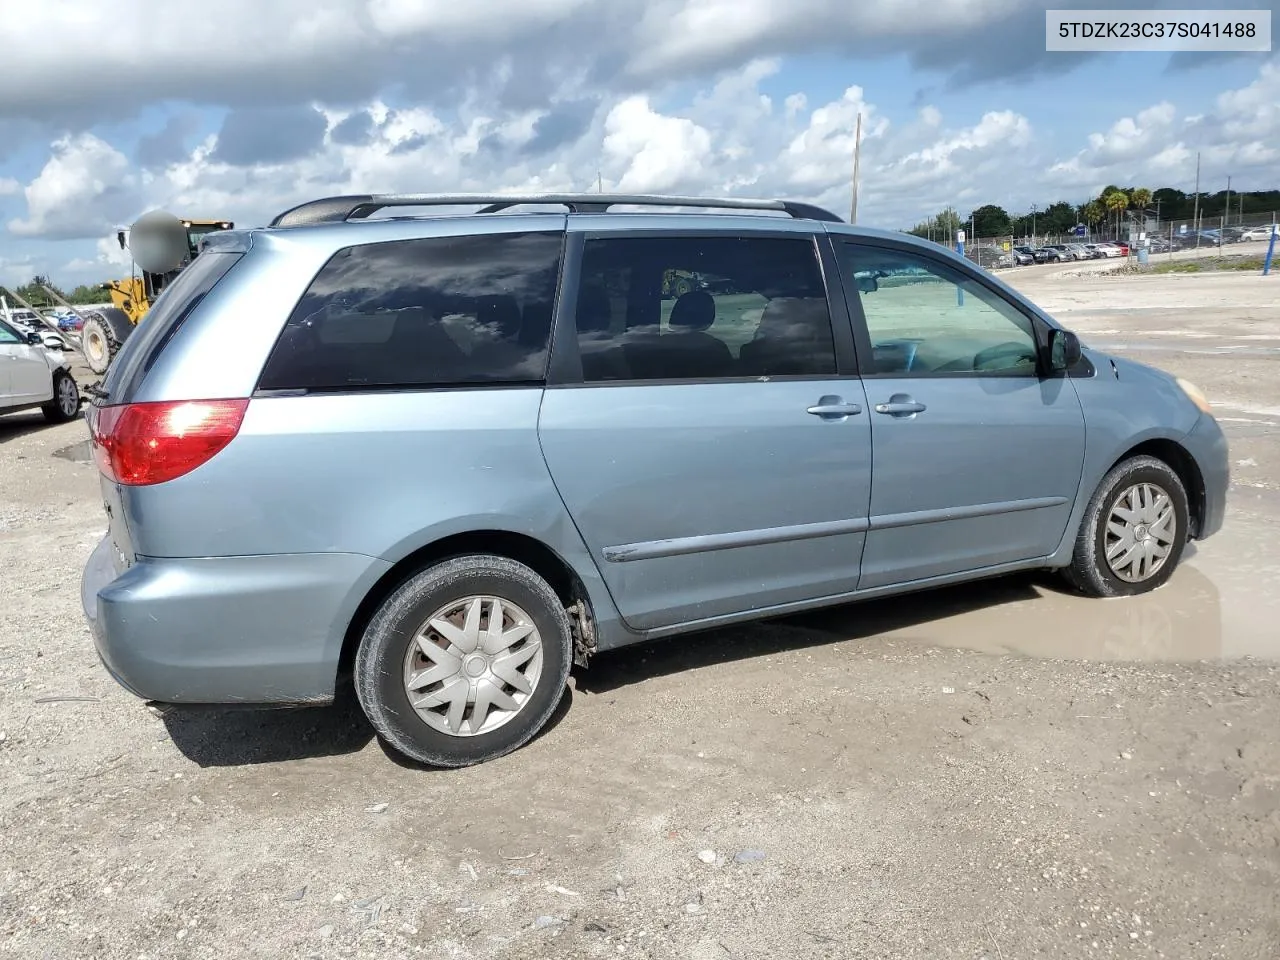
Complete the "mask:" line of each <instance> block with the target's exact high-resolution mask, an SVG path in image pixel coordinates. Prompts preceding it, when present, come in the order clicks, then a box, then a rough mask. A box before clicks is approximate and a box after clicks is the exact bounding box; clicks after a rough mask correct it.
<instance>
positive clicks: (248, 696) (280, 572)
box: [80, 538, 390, 704]
mask: <svg viewBox="0 0 1280 960" xmlns="http://www.w3.org/2000/svg"><path fill="white" fill-rule="evenodd" d="M114 553H115V548H114V547H113V545H112V544H111V541H110V539H109V538H104V539H103V541H102V542H101V543H100V544H99V545H98V547H97V549H95V550H94V552H93V554H92V556H91V557H90V558H89V561H88V563H87V564H86V565H85V570H84V576H83V578H82V581H81V587H80V597H81V602H82V604H83V606H84V612H85V617H86V619H87V620H88V622H89V625H90V628H91V630H92V632H93V638H94V643H95V645H96V646H97V649H98V655H99V656H100V657H101V659H102V662H103V665H104V666H105V667H106V669H107V671H108V672H109V673H110V674H111V676H112V677H113V678H114V679H115V680H116V682H117V683H119V684H120V685H121V686H122V687H124V688H125V689H126V690H129V691H130V692H131V693H133V694H134V695H135V696H138V697H141V698H142V699H144V700H154V701H160V702H163V703H174V704H199V703H208V704H214V703H222V704H248V703H255V704H257V703H261V704H305V703H324V702H327V701H329V700H332V699H333V695H334V684H335V680H336V677H337V669H338V661H339V658H340V656H341V652H342V642H343V637H344V635H345V633H346V628H347V624H348V623H349V622H350V620H351V617H352V616H353V615H354V613H355V610H356V607H357V606H358V605H359V603H360V601H361V599H362V598H363V597H364V596H365V595H366V594H367V593H368V591H369V589H370V588H372V586H373V585H374V584H375V583H376V582H377V580H378V578H379V577H381V576H382V574H383V573H385V572H386V571H387V570H389V569H390V564H388V563H386V562H384V561H381V560H376V559H374V558H372V557H365V556H361V555H358V554H349V553H312V554H286V555H278V556H254V557H212V558H198V559H163V560H161V559H145V558H140V560H139V562H137V563H135V564H134V565H133V566H131V567H129V568H128V569H125V570H123V571H119V572H117V565H116V561H115V557H114Z"/></svg>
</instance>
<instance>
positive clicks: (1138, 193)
mask: <svg viewBox="0 0 1280 960" xmlns="http://www.w3.org/2000/svg"><path fill="white" fill-rule="evenodd" d="M1129 199H1130V200H1131V201H1132V202H1133V205H1134V206H1135V207H1137V208H1138V209H1139V210H1146V209H1147V207H1149V206H1151V191H1150V190H1148V189H1147V188H1146V187H1138V188H1137V189H1136V190H1134V191H1133V193H1131V194H1129Z"/></svg>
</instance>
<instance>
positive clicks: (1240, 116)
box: [1047, 60, 1280, 192]
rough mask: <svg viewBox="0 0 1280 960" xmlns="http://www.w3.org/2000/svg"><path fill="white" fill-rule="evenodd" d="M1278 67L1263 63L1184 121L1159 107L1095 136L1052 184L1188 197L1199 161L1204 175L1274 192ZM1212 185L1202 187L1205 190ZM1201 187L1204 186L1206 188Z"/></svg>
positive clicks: (1053, 174) (1279, 157) (1279, 127)
mask: <svg viewBox="0 0 1280 960" xmlns="http://www.w3.org/2000/svg"><path fill="white" fill-rule="evenodd" d="M1276 144H1280V65H1278V64H1277V63H1276V61H1274V60H1272V61H1268V62H1266V63H1264V64H1263V65H1262V66H1261V68H1260V69H1259V71H1258V76H1257V78H1256V79H1255V80H1254V81H1253V82H1252V83H1250V84H1249V85H1248V86H1245V87H1242V88H1239V89H1236V90H1228V91H1226V92H1224V93H1222V94H1220V95H1219V96H1218V97H1217V99H1216V100H1215V103H1214V106H1213V109H1211V110H1209V111H1207V112H1205V113H1197V114H1192V115H1188V116H1181V117H1180V116H1179V114H1178V110H1177V108H1176V107H1175V106H1174V104H1172V103H1169V102H1167V101H1162V102H1160V103H1157V104H1155V105H1153V106H1151V107H1148V108H1147V109H1145V110H1142V111H1140V112H1138V113H1137V114H1135V115H1134V116H1132V117H1122V118H1121V119H1119V120H1117V121H1116V122H1115V123H1113V124H1112V125H1111V126H1110V127H1109V128H1108V129H1107V130H1106V132H1103V133H1093V134H1090V136H1089V138H1088V145H1087V146H1086V147H1085V148H1084V149H1083V150H1080V151H1079V152H1077V153H1076V154H1075V155H1073V156H1071V157H1069V158H1067V159H1064V160H1061V161H1058V162H1057V163H1054V164H1052V165H1051V166H1050V167H1049V169H1048V171H1047V177H1048V179H1049V180H1050V181H1051V182H1053V183H1055V184H1059V185H1062V186H1064V187H1072V188H1078V189H1079V190H1081V191H1085V192H1092V191H1096V190H1098V189H1100V188H1101V187H1103V186H1105V185H1106V184H1108V183H1136V182H1143V183H1146V182H1150V183H1153V184H1158V185H1167V186H1178V187H1180V188H1181V189H1185V190H1188V191H1189V190H1191V189H1192V188H1193V183H1194V179H1195V166H1196V155H1197V153H1198V154H1199V155H1200V161H1201V169H1202V171H1203V172H1204V174H1205V175H1206V176H1212V177H1218V178H1220V179H1224V180H1225V176H1226V175H1227V174H1228V173H1230V174H1232V175H1233V176H1234V177H1235V178H1236V183H1237V184H1239V183H1249V182H1250V180H1253V181H1255V182H1256V183H1257V185H1258V186H1266V187H1270V186H1273V185H1274V174H1275V170H1276V168H1277V167H1278V166H1280V146H1275V145H1276ZM1207 182H1208V181H1205V183H1207ZM1202 188H1204V184H1203V183H1202Z"/></svg>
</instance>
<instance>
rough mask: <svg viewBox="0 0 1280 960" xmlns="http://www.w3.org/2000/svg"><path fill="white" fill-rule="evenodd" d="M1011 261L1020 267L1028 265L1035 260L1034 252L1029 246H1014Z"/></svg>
mask: <svg viewBox="0 0 1280 960" xmlns="http://www.w3.org/2000/svg"><path fill="white" fill-rule="evenodd" d="M1013 262H1014V263H1016V264H1017V265H1018V266H1020V267H1025V266H1029V265H1030V264H1033V263H1035V262H1036V252H1035V250H1033V249H1032V248H1031V247H1021V246H1020V247H1014V248H1013Z"/></svg>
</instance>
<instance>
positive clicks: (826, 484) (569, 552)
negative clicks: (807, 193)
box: [82, 195, 1228, 766]
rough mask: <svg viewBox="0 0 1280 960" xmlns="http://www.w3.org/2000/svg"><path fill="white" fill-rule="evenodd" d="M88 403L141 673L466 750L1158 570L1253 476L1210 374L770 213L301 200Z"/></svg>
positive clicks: (124, 654) (669, 203) (153, 696)
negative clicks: (764, 659)
mask: <svg viewBox="0 0 1280 960" xmlns="http://www.w3.org/2000/svg"><path fill="white" fill-rule="evenodd" d="M477 207H478V208H479V209H476V208H477ZM413 208H417V214H418V215H410V216H385V215H384V216H382V217H373V216H371V215H373V214H375V213H378V212H381V211H388V210H401V212H403V211H404V210H412V209H413ZM620 208H621V209H620ZM458 209H464V210H465V212H464V213H461V214H450V213H448V212H447V211H449V210H458ZM522 211H523V212H522ZM566 211H567V212H566ZM89 392H90V393H91V395H92V404H91V406H89V407H88V408H87V411H86V416H87V418H88V421H89V426H90V431H91V434H92V440H93V447H94V451H95V455H96V458H97V462H98V465H99V469H100V471H101V474H102V493H103V500H104V505H105V509H106V513H107V517H108V520H109V532H108V534H107V536H106V537H105V538H104V539H103V541H102V543H101V544H100V546H99V547H98V548H97V550H96V551H95V552H94V554H93V556H92V557H91V559H90V560H89V562H88V565H87V568H86V570H85V574H84V581H83V589H82V594H83V601H84V608H85V612H86V615H87V616H88V619H89V622H90V623H91V625H92V628H93V634H94V637H95V639H96V643H97V647H98V651H99V654H100V656H101V658H102V660H103V663H104V664H105V665H106V668H107V669H108V670H109V671H110V672H111V674H112V676H114V677H115V678H116V680H117V681H118V682H119V683H121V684H122V685H123V686H124V687H126V688H127V689H129V690H131V691H133V692H134V693H135V694H136V695H137V696H139V697H141V698H144V699H146V700H149V701H153V702H157V703H162V704H168V705H173V704H226V703H235V704H246V703H247V704H264V705H266V704H276V705H299V704H319V703H324V702H328V701H330V700H332V699H333V698H334V696H335V694H336V693H337V692H338V691H339V690H340V689H341V687H342V686H343V685H344V684H352V683H353V684H354V689H355V692H356V694H357V696H358V698H359V701H360V703H361V704H362V705H363V708H364V710H365V712H366V713H367V715H368V717H369V719H370V721H371V722H372V724H373V726H374V727H375V728H376V729H377V730H378V732H379V733H380V734H381V735H382V736H383V737H384V738H385V739H386V741H388V742H389V743H390V744H391V745H392V746H393V747H394V748H395V749H397V750H399V751H401V752H402V753H403V754H405V755H407V756H409V757H411V758H414V759H416V760H419V761H422V762H424V763H429V764H433V765H445V766H460V765H464V764H471V763H476V762H479V761H483V760H488V759H491V758H494V757H497V756H500V755H502V754H505V753H507V752H509V751H511V750H514V749H516V748H517V747H519V746H520V745H522V744H523V743H525V742H526V741H528V740H529V738H530V737H532V736H533V735H534V734H535V733H537V731H538V730H539V729H540V728H541V727H542V725H543V724H544V723H545V722H546V720H547V718H548V717H549V716H550V715H551V713H552V711H553V709H554V708H555V706H556V703H557V702H558V700H559V699H560V696H561V694H562V691H563V688H564V685H565V683H566V681H567V678H568V674H569V669H570V666H571V665H572V664H573V663H574V662H577V663H578V664H583V665H585V664H586V663H587V662H588V661H589V660H590V659H591V658H592V657H594V656H596V655H597V654H600V653H603V652H605V651H607V650H610V649H612V648H615V647H620V646H624V645H626V644H631V643H636V642H638V641H642V640H647V639H652V638H656V637H664V636H670V635H675V634H683V633H688V632H690V631H694V630H699V629H703V628H707V627H713V626H719V625H722V624H729V623H734V622H738V621H743V620H748V619H754V618H760V617H768V616H775V615H779V614H784V613H791V612H795V611H800V610H806V609H810V608H813V607H818V606H823V605H828V604H837V603H845V602H847V601H853V600H859V599H862V598H866V597H877V596H883V595H885V594H891V593H906V592H909V591H913V590H920V589H924V588H928V587H933V586H937V585H941V584H948V583H955V582H957V581H964V580H971V579H976V578H980V577H990V576H995V575H999V574H1004V573H1009V572H1012V571H1019V570H1028V569H1034V568H1057V569H1060V570H1061V571H1062V572H1063V573H1064V574H1065V575H1066V577H1067V578H1068V579H1069V581H1070V582H1071V583H1072V584H1074V586H1075V587H1076V588H1077V589H1079V590H1081V591H1083V592H1085V593H1088V594H1092V595H1094V596H1099V597H1120V596H1125V595H1131V594H1136V593H1141V592H1144V591H1147V590H1152V589H1154V588H1156V587H1158V586H1160V585H1161V584H1163V583H1165V582H1166V581H1167V580H1168V578H1169V577H1170V575H1171V574H1172V573H1173V571H1174V568H1175V566H1176V565H1177V563H1178V561H1179V559H1180V557H1181V555H1182V552H1183V548H1184V546H1185V544H1186V543H1187V541H1188V540H1190V539H1203V538H1205V537H1207V536H1210V535H1211V534H1213V533H1214V532H1216V531H1217V530H1218V529H1219V527H1220V526H1221V524H1222V520H1223V510H1224V503H1225V498H1226V489H1227V482H1228V459H1227V447H1226V441H1225V440H1224V438H1223V434H1222V432H1221V430H1220V429H1219V427H1218V424H1217V423H1216V422H1215V420H1214V418H1213V416H1212V414H1211V413H1210V407H1209V404H1208V402H1207V401H1206V400H1205V398H1204V397H1203V396H1202V395H1201V394H1200V392H1199V391H1197V390H1196V388H1195V387H1193V386H1191V385H1190V384H1188V383H1186V382H1184V381H1181V380H1178V379H1175V378H1174V377H1172V376H1169V375H1167V374H1165V373H1162V372H1160V371H1157V370H1154V369H1152V368H1150V367H1147V366H1143V365H1141V364H1138V363H1134V362H1131V361H1127V360H1123V359H1118V358H1113V357H1109V356H1107V355H1105V354H1102V353H1098V352H1097V351H1094V350H1091V349H1085V348H1082V347H1081V345H1080V343H1079V341H1078V340H1077V338H1076V337H1075V336H1074V335H1073V334H1072V333H1070V332H1068V331H1066V330H1064V329H1063V328H1062V327H1061V326H1059V325H1058V324H1057V323H1056V322H1055V321H1054V320H1053V319H1052V318H1051V317H1049V316H1048V315H1046V314H1045V313H1044V312H1043V311H1041V310H1040V309H1038V308H1037V307H1036V306H1035V305H1034V304H1033V303H1030V302H1028V301H1027V300H1026V299H1025V298H1024V297H1022V296H1020V295H1019V294H1018V293H1017V292H1015V291H1014V290H1012V289H1010V288H1009V287H1008V286H1006V285H1005V284H1003V283H1001V282H1000V281H999V280H998V279H996V278H994V277H993V276H991V275H989V274H988V273H986V272H984V271H983V270H981V269H979V268H977V267H975V266H974V265H973V264H971V263H968V262H966V261H965V260H963V259H961V258H960V257H957V256H956V255H954V254H952V253H950V252H949V251H947V250H945V249H943V248H941V247H939V246H937V245H935V244H932V243H928V242H925V241H922V240H918V239H916V238H914V237H910V236H906V235H902V234H898V233H890V232H885V231H877V230H869V229H864V228H861V227H853V226H850V225H848V224H845V223H843V222H841V221H840V220H839V218H838V217H835V216H833V215H832V214H830V213H828V212H826V211H824V210H821V209H818V208H816V207H812V206H809V205H806V204H800V203H791V202H785V201H777V200H763V201H749V200H736V199H735V200H725V199H699V198H689V197H635V196H615V195H540V196H473V195H463V196H348V197H332V198H326V199H322V200H317V201H314V202H312V203H306V204H303V205H301V206H299V207H296V208H294V209H292V210H289V211H286V212H285V213H283V214H281V215H280V216H279V217H277V218H276V219H275V221H274V222H273V223H272V224H271V226H269V227H267V228H263V229H253V230H235V231H229V232H225V233H221V234H213V235H211V236H210V237H209V238H208V239H207V240H206V244H205V248H204V249H203V251H202V252H201V253H200V254H199V256H197V257H196V259H195V260H194V261H193V262H192V263H191V265H190V266H189V267H187V268H186V269H185V270H184V271H183V272H182V273H181V274H179V275H178V277H177V279H176V280H175V281H174V282H173V283H171V284H170V286H169V287H168V288H166V290H165V292H164V293H163V294H162V296H161V297H160V298H159V300H158V301H157V302H156V304H155V306H154V308H153V310H152V312H151V314H150V315H149V317H148V318H147V320H146V322H145V323H144V324H143V325H142V326H141V327H139V329H138V331H137V332H136V333H135V334H134V335H133V336H132V337H130V339H129V340H128V341H127V342H126V343H125V345H124V347H123V349H122V351H121V352H120V354H119V355H118V357H117V358H116V361H115V362H114V364H113V366H112V367H111V369H110V370H109V371H108V374H107V376H106V378H105V380H104V381H103V383H102V384H100V385H99V386H98V387H96V388H94V389H93V390H91V391H89Z"/></svg>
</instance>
